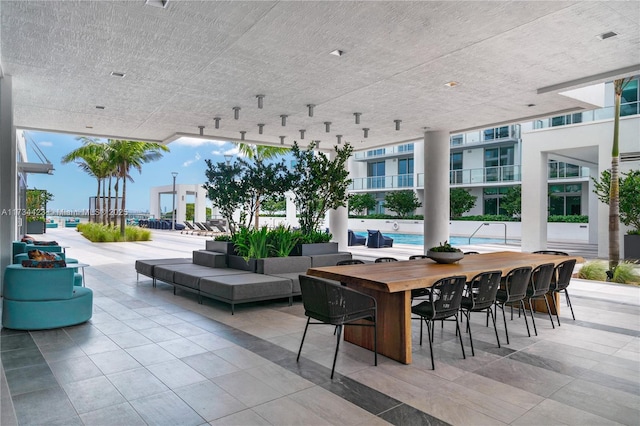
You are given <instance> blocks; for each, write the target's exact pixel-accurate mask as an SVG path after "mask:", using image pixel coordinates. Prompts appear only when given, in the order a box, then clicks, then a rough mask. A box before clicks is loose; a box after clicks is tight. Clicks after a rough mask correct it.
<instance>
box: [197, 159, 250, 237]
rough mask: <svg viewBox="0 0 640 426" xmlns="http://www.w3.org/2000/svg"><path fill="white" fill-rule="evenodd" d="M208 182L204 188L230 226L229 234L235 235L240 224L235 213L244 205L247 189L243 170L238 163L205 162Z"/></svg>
mask: <svg viewBox="0 0 640 426" xmlns="http://www.w3.org/2000/svg"><path fill="white" fill-rule="evenodd" d="M205 163H206V164H207V170H206V171H205V176H206V177H207V182H206V183H205V184H204V185H203V186H202V187H203V188H204V189H206V190H207V196H208V197H209V199H210V200H211V204H212V205H213V207H217V208H218V210H219V211H220V214H221V215H222V217H223V218H224V219H225V220H226V221H227V223H228V224H229V232H231V235H235V233H236V231H237V229H238V223H237V222H236V221H235V219H234V218H233V213H234V212H235V211H236V210H238V209H239V208H240V206H241V205H243V204H244V200H245V187H244V182H243V181H242V179H241V176H242V173H243V168H242V166H241V165H240V164H239V163H238V162H237V161H236V162H234V163H232V164H227V163H224V162H223V163H213V162H212V161H211V160H208V159H207V160H205Z"/></svg>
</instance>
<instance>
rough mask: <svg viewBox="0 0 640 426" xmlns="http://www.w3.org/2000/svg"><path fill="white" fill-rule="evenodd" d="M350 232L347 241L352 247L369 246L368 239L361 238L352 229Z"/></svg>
mask: <svg viewBox="0 0 640 426" xmlns="http://www.w3.org/2000/svg"><path fill="white" fill-rule="evenodd" d="M348 232H349V234H348V237H347V240H348V244H349V245H350V246H364V245H366V244H367V237H359V236H357V235H356V234H355V233H354V232H353V231H352V230H351V229H349V231H348Z"/></svg>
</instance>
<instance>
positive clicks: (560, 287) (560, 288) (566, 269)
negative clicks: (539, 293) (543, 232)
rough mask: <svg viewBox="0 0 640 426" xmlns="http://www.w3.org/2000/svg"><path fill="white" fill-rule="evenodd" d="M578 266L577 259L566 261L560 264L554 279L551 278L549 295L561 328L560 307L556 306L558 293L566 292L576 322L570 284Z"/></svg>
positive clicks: (555, 271)
mask: <svg viewBox="0 0 640 426" xmlns="http://www.w3.org/2000/svg"><path fill="white" fill-rule="evenodd" d="M575 266H576V260H575V259H569V260H565V261H564V262H562V263H559V264H558V266H556V268H555V270H554V271H553V277H552V278H551V285H550V286H549V294H550V295H551V302H552V303H553V309H554V311H555V312H556V319H557V320H558V326H560V316H559V315H558V306H557V305H556V295H555V294H556V293H562V292H564V296H565V298H566V299H567V305H568V306H569V309H571V316H572V317H573V320H574V321H575V319H576V316H575V315H574V314H573V306H571V299H570V298H569V291H567V287H569V283H570V282H571V275H573V268H574V267H575Z"/></svg>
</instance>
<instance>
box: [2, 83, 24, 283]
mask: <svg viewBox="0 0 640 426" xmlns="http://www.w3.org/2000/svg"><path fill="white" fill-rule="evenodd" d="M11 83H12V82H11V77H10V76H4V77H2V78H0V152H2V155H1V156H0V207H2V209H1V210H4V209H6V212H2V211H0V213H1V214H0V271H4V270H5V268H6V267H7V266H8V265H10V264H11V263H13V259H11V256H12V245H11V242H12V241H13V240H14V239H15V238H16V237H17V235H16V232H17V229H16V215H15V213H16V209H17V207H18V204H17V195H16V194H17V186H18V184H17V179H18V177H17V164H16V155H17V148H16V132H15V129H14V128H13V89H12V85H11ZM25 225H26V224H25ZM3 280H4V274H0V295H2V286H3Z"/></svg>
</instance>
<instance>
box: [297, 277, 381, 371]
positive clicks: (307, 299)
mask: <svg viewBox="0 0 640 426" xmlns="http://www.w3.org/2000/svg"><path fill="white" fill-rule="evenodd" d="M300 290H301V292H302V304H303V305H304V314H305V315H306V316H307V325H306V326H305V327H304V333H303V335H302V341H301V342H300V349H299V350H298V357H297V358H296V362H299V361H300V354H301V353H302V345H303V344H304V339H305V337H306V335H307V329H308V328H309V325H310V324H313V325H315V324H321V325H334V326H337V330H338V333H337V335H338V337H337V340H336V352H335V355H334V356H333V366H332V367H331V378H332V379H333V374H334V372H335V369H336V360H337V359H338V349H339V348H340V338H341V337H342V327H343V326H360V327H373V356H374V365H378V331H377V316H378V314H377V312H378V308H377V304H376V299H375V298H373V297H371V296H369V295H368V294H364V293H360V292H359V291H356V290H353V289H351V288H349V287H345V286H342V285H340V284H337V283H336V282H334V281H330V280H325V279H323V278H317V277H312V276H309V275H300ZM311 318H313V319H314V320H316V321H318V322H311ZM358 320H368V322H367V323H362V322H355V321H358Z"/></svg>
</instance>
